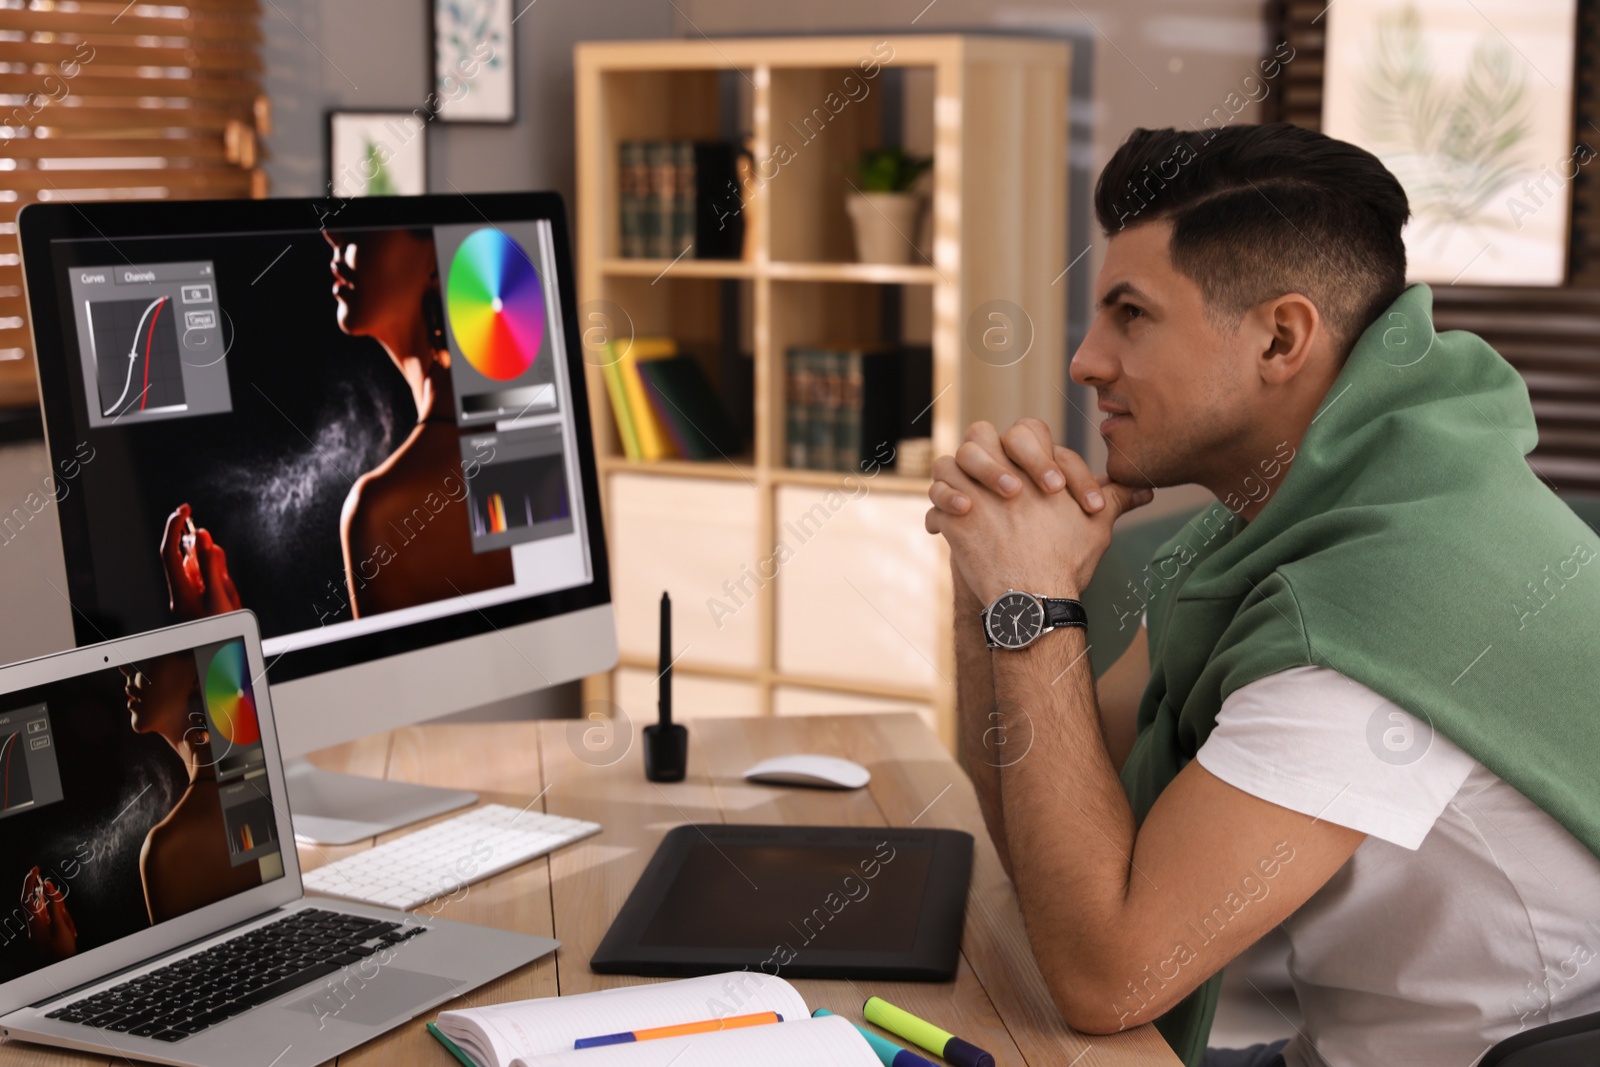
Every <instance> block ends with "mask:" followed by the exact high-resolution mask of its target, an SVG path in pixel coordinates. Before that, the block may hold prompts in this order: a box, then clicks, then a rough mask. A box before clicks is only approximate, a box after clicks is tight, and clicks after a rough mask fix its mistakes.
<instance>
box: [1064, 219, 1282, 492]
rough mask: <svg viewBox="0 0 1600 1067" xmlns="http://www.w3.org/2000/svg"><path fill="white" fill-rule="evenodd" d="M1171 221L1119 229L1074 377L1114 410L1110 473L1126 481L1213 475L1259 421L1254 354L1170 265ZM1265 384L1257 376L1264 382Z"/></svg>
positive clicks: (1106, 428)
mask: <svg viewBox="0 0 1600 1067" xmlns="http://www.w3.org/2000/svg"><path fill="white" fill-rule="evenodd" d="M1171 233H1172V224H1171V223H1169V222H1150V223H1145V224H1143V225H1141V226H1135V227H1132V228H1130V229H1127V230H1123V231H1121V232H1120V233H1118V234H1117V235H1116V236H1114V237H1112V238H1111V242H1110V244H1109V246H1108V247H1107V249H1106V259H1105V264H1104V266H1103V267H1102V268H1101V270H1100V276H1099V278H1098V279H1096V282H1095V298H1096V301H1097V303H1096V308H1095V315H1094V319H1093V322H1092V323H1091V325H1090V327H1089V333H1088V335H1087V336H1086V337H1084V339H1083V344H1081V345H1080V346H1079V347H1078V351H1077V352H1076V353H1074V354H1073V357H1072V364H1071V371H1072V380H1073V381H1075V382H1078V383H1079V384H1080V385H1086V386H1092V387H1093V388H1094V389H1095V390H1096V391H1097V392H1098V394H1099V402H1100V408H1101V410H1103V411H1106V412H1108V417H1107V419H1106V421H1105V422H1104V423H1103V424H1102V425H1101V428H1100V432H1101V435H1102V436H1103V437H1104V438H1105V441H1106V449H1107V458H1106V472H1107V473H1108V474H1110V475H1111V477H1112V478H1114V479H1115V480H1116V481H1119V482H1122V483H1123V484H1125V485H1136V486H1167V485H1182V484H1184V483H1187V482H1200V483H1201V484H1205V482H1206V480H1207V478H1208V476H1209V475H1210V473H1211V472H1213V471H1217V470H1220V469H1225V468H1226V466H1227V464H1228V462H1229V458H1230V456H1231V454H1232V453H1233V452H1234V451H1237V450H1238V449H1240V448H1241V447H1242V446H1243V445H1244V444H1245V443H1246V441H1247V440H1248V438H1249V432H1250V427H1251V425H1252V423H1253V422H1254V421H1255V419H1254V417H1253V415H1254V413H1253V410H1252V407H1251V405H1252V403H1253V401H1254V398H1255V397H1256V395H1257V394H1256V392H1255V390H1254V388H1253V387H1252V377H1253V375H1252V370H1253V367H1254V364H1255V356H1256V355H1257V354H1256V353H1251V352H1250V351H1248V345H1247V344H1246V343H1245V341H1244V339H1243V338H1242V337H1241V336H1240V335H1239V334H1238V333H1237V332H1236V331H1225V330H1219V329H1218V328H1217V326H1216V324H1215V323H1213V321H1212V320H1211V318H1210V317H1208V316H1207V315H1206V301H1205V297H1204V296H1203V295H1202V294H1201V292H1200V287H1199V285H1198V284H1197V283H1196V282H1195V281H1194V280H1193V279H1191V278H1189V277H1187V276H1185V275H1183V274H1180V273H1178V271H1177V270H1176V269H1174V267H1173V266H1172V259H1171V256H1170V255H1169V253H1168V241H1169V239H1170V237H1171ZM1256 384H1259V383H1256Z"/></svg>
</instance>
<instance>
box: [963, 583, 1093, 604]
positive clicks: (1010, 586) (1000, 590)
mask: <svg viewBox="0 0 1600 1067" xmlns="http://www.w3.org/2000/svg"><path fill="white" fill-rule="evenodd" d="M1010 592H1017V593H1032V594H1033V595H1034V596H1036V597H1039V598H1040V599H1044V598H1047V597H1048V598H1049V599H1051V600H1081V599H1082V595H1081V592H1080V591H1079V589H1078V584H1077V583H1076V582H1073V581H1069V580H1067V579H1065V578H1054V579H1041V580H1038V581H1035V580H1033V579H1023V580H1021V582H1020V584H1019V583H1017V582H999V583H995V584H993V585H986V586H985V587H984V591H983V593H982V594H977V599H978V604H979V606H980V607H984V608H987V607H988V606H989V605H990V604H993V603H994V602H995V601H996V600H998V599H1000V598H1001V597H1003V596H1005V595H1006V594H1007V593H1010Z"/></svg>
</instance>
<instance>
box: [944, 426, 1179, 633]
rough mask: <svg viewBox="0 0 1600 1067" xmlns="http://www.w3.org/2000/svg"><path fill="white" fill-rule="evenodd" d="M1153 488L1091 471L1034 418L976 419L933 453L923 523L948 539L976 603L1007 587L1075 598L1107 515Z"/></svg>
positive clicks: (1093, 561) (1107, 537) (1098, 548)
mask: <svg viewBox="0 0 1600 1067" xmlns="http://www.w3.org/2000/svg"><path fill="white" fill-rule="evenodd" d="M1153 495H1154V493H1153V490H1151V489H1148V488H1136V487H1134V486H1129V485H1122V484H1121V483H1119V482H1114V481H1112V480H1111V479H1109V478H1104V479H1100V478H1096V477H1095V476H1094V475H1093V474H1092V473H1090V471H1089V467H1088V465H1087V464H1085V463H1084V461H1083V457H1082V456H1079V455H1078V454H1077V453H1076V452H1074V451H1072V450H1071V449H1070V448H1065V447H1063V446H1061V445H1058V444H1055V443H1054V442H1053V441H1052V440H1051V439H1050V428H1049V427H1048V426H1047V425H1045V423H1044V422H1043V421H1041V420H1039V419H1034V418H1027V419H1019V420H1018V421H1017V422H1015V423H1013V424H1012V425H1011V426H1010V428H1008V429H1007V430H1005V431H1004V432H1003V433H1002V432H1000V431H998V430H996V429H995V427H994V426H993V425H992V424H990V423H987V422H975V423H973V424H972V425H971V426H970V427H968V428H967V434H966V438H965V440H964V441H963V443H962V445H961V447H960V448H958V449H956V454H955V455H953V456H940V457H939V458H938V459H937V460H935V461H934V464H933V484H932V485H931V486H929V488H928V499H929V500H931V501H932V502H933V507H932V508H930V509H928V514H927V518H926V520H925V522H924V525H925V526H926V527H927V530H928V532H929V533H930V534H942V535H943V536H944V539H945V540H946V541H947V542H949V545H950V556H951V560H952V561H953V562H954V564H955V566H956V570H957V571H958V572H959V573H960V575H961V577H962V578H963V579H964V580H965V581H966V583H967V587H968V588H969V589H971V590H972V593H973V595H974V596H976V597H977V599H978V601H979V602H980V603H983V604H987V603H989V602H991V601H992V600H994V598H995V597H997V596H999V595H1000V594H1002V593H1004V592H1005V591H1006V590H1007V589H1020V590H1023V591H1024V592H1029V593H1037V594H1039V595H1041V596H1052V597H1074V598H1075V597H1077V596H1078V595H1079V594H1080V593H1082V591H1083V588H1084V586H1086V585H1088V584H1089V579H1090V578H1092V577H1093V576H1094V571H1095V568H1096V567H1097V566H1098V565H1099V563H1100V557H1101V556H1102V555H1104V554H1105V550H1106V548H1107V546H1108V545H1110V543H1111V525H1112V523H1114V522H1115V521H1116V520H1117V519H1118V518H1119V517H1120V516H1122V515H1124V514H1126V513H1127V512H1129V511H1131V510H1132V509H1134V508H1136V507H1139V506H1141V505H1143V504H1148V503H1149V502H1150V500H1151V499H1152V497H1153Z"/></svg>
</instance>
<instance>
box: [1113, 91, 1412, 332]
mask: <svg viewBox="0 0 1600 1067" xmlns="http://www.w3.org/2000/svg"><path fill="white" fill-rule="evenodd" d="M1094 210H1095V216H1096V217H1097V218H1098V220H1099V222H1100V226H1101V228H1102V229H1104V230H1105V232H1106V235H1107V236H1115V235H1116V234H1117V233H1119V232H1121V231H1122V230H1124V229H1127V228H1128V227H1131V226H1137V225H1139V224H1141V223H1146V222H1154V221H1157V220H1169V221H1171V223H1172V239H1171V244H1170V253H1171V256H1172V265H1173V267H1174V268H1176V269H1177V270H1178V271H1179V272H1181V273H1183V274H1184V275H1186V276H1188V277H1190V278H1192V279H1194V281H1195V282H1196V283H1197V284H1198V285H1199V286H1200V291H1201V292H1202V293H1203V294H1204V295H1205V298H1206V300H1207V301H1208V302H1209V303H1210V304H1211V305H1212V308H1213V310H1215V311H1216V312H1217V314H1216V315H1215V316H1214V320H1215V321H1217V322H1219V323H1226V324H1227V325H1228V327H1229V328H1232V327H1235V326H1237V325H1238V323H1239V320H1240V318H1242V317H1243V315H1244V313H1245V312H1246V311H1248V310H1249V309H1250V308H1252V307H1254V306H1256V305H1257V304H1259V303H1261V302H1262V301H1264V300H1271V299H1272V298H1273V297H1277V296H1282V295H1283V294H1284V293H1300V294H1302V295H1304V296H1306V297H1307V298H1309V299H1310V300H1311V302H1312V303H1313V304H1315V305H1316V306H1317V310H1318V311H1320V312H1321V313H1322V316H1323V318H1324V319H1326V320H1327V322H1328V324H1329V325H1330V326H1331V327H1332V328H1333V330H1334V332H1335V333H1336V334H1338V335H1339V337H1340V340H1341V343H1342V348H1343V349H1344V351H1345V352H1348V350H1349V348H1350V347H1351V346H1352V345H1354V343H1355V340H1356V338H1357V337H1359V336H1360V335H1361V333H1362V331H1363V330H1365V329H1366V328H1367V327H1368V326H1369V325H1371V323H1372V321H1373V320H1374V319H1376V318H1377V317H1378V315H1379V314H1381V313H1382V312H1383V309H1384V308H1386V307H1388V306H1389V305H1390V304H1391V303H1393V302H1394V300H1395V299H1396V298H1397V297H1398V296H1399V295H1400V294H1401V292H1402V291H1404V289H1405V284H1406V283H1405V278H1406V248H1405V243H1404V242H1403V241H1402V240H1401V237H1400V230H1401V228H1402V227H1403V226H1404V225H1405V222H1406V218H1407V216H1409V215H1410V213H1411V209H1410V205H1409V204H1408V203H1407V201H1406V192H1405V190H1404V189H1402V188H1401V187H1400V183H1399V182H1398V181H1397V180H1396V179H1395V176H1394V175H1393V174H1391V173H1389V171H1388V169H1387V168H1385V167H1384V165H1383V164H1382V163H1381V162H1379V160H1378V158H1377V157H1376V156H1374V155H1373V154H1372V153H1370V152H1367V151H1365V150H1363V149H1360V148H1357V147H1356V146H1355V145H1353V144H1347V143H1345V142H1344V141H1336V140H1334V139H1333V138H1332V137H1328V136H1325V135H1323V134H1320V133H1317V132H1315V131H1313V130H1307V129H1303V128H1301V127H1299V126H1291V125H1289V124H1288V123H1283V122H1280V123H1273V124H1271V125H1265V126H1250V125H1239V126H1229V127H1226V128H1224V129H1221V130H1209V129H1208V130H1183V131H1180V130H1175V129H1170V128H1169V129H1164V130H1146V129H1136V130H1134V131H1133V133H1132V134H1130V135H1129V136H1128V139H1127V140H1126V141H1124V142H1123V143H1122V146H1121V147H1120V148H1118V149H1117V151H1116V154H1115V155H1113V156H1112V157H1111V161H1110V162H1109V163H1107V164H1106V167H1105V170H1103V171H1101V172H1100V181H1099V184H1097V185H1096V186H1095V191H1094Z"/></svg>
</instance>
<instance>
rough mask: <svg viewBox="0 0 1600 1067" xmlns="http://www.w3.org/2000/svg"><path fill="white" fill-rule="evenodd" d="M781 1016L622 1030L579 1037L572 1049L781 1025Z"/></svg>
mask: <svg viewBox="0 0 1600 1067" xmlns="http://www.w3.org/2000/svg"><path fill="white" fill-rule="evenodd" d="M781 1022H783V1016H782V1015H779V1014H778V1013H777V1012H775V1011H760V1012H756V1013H755V1014H753V1015H730V1016H729V1017H728V1018H726V1019H707V1020H705V1021H704V1022H698V1023H679V1024H678V1025H677V1026H653V1027H651V1028H650V1029H648V1030H624V1031H622V1032H621V1033H620V1034H603V1035H601V1036H600V1037H580V1038H579V1039H578V1040H577V1041H576V1042H575V1043H574V1044H573V1046H572V1047H573V1048H575V1049H579V1048H597V1047H599V1046H601V1045H627V1044H631V1043H633V1042H635V1041H653V1040H655V1039H656V1038H658V1037H682V1036H684V1035H685V1034H708V1033H711V1032H712V1031H713V1030H737V1029H739V1028H740V1027H742V1026H763V1025H765V1024H767V1023H781Z"/></svg>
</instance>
